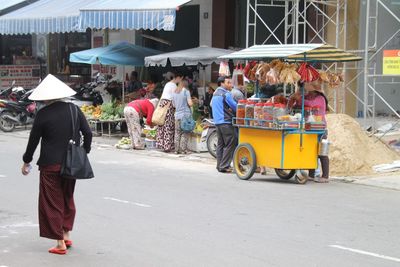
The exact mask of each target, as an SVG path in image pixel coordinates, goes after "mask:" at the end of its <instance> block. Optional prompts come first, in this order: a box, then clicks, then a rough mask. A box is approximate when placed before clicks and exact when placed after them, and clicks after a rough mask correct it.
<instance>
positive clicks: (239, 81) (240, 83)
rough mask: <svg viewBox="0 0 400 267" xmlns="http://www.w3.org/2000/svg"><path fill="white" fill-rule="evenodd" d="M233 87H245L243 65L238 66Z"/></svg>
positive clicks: (233, 74)
mask: <svg viewBox="0 0 400 267" xmlns="http://www.w3.org/2000/svg"><path fill="white" fill-rule="evenodd" d="M232 85H233V87H235V88H238V87H241V86H243V85H244V78H243V69H242V65H240V64H238V65H237V66H236V68H235V69H234V71H233V73H232Z"/></svg>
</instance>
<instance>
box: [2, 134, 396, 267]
mask: <svg viewBox="0 0 400 267" xmlns="http://www.w3.org/2000/svg"><path fill="white" fill-rule="evenodd" d="M26 142H27V140H26V137H23V136H18V135H15V134H4V133H0V266H1V267H3V266H8V267H11V266H60V267H62V266H68V267H71V266H96V267H99V266H400V242H399V240H400V216H399V214H400V210H399V207H400V192H399V191H395V190H388V189H381V188H375V187H369V186H363V185H354V184H346V183H340V182H332V183H330V184H315V183H308V184H306V185H296V184H294V183H293V182H292V181H289V182H286V181H281V180H278V179H276V178H275V177H274V176H267V177H265V176H259V175H256V176H255V177H254V178H253V179H251V180H249V181H240V180H238V179H237V178H236V176H235V175H233V174H219V173H217V172H216V170H215V167H214V166H213V165H211V164H209V163H207V162H201V161H199V160H196V159H194V160H193V159H192V160H190V158H189V159H186V160H184V159H176V158H171V157H169V156H164V157H158V156H147V155H145V154H144V153H135V152H133V151H118V150H115V149H114V148H111V147H109V148H104V147H94V149H93V152H92V153H91V155H90V157H91V161H92V164H93V167H94V170H95V173H96V178H94V179H92V180H87V181H79V182H78V183H77V187H76V192H75V200H76V205H77V217H76V221H75V229H74V231H73V233H72V240H73V241H74V247H73V248H72V249H71V250H70V251H68V254H67V255H66V256H58V255H51V254H49V253H48V252H47V249H48V248H49V247H51V246H53V244H54V242H53V241H51V240H48V239H43V238H40V237H39V235H38V225H37V223H38V220H37V198H38V171H37V170H36V168H34V170H33V171H32V173H31V174H30V175H29V176H22V175H21V174H20V165H21V163H22V162H21V155H22V154H23V151H24V149H25V145H26ZM37 152H38V151H37ZM37 156H38V153H36V157H35V159H37Z"/></svg>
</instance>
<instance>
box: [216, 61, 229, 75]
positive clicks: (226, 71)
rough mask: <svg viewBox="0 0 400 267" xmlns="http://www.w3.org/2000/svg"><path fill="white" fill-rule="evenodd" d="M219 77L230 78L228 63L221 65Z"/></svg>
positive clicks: (222, 62)
mask: <svg viewBox="0 0 400 267" xmlns="http://www.w3.org/2000/svg"><path fill="white" fill-rule="evenodd" d="M218 73H219V76H230V75H231V72H230V70H229V65H228V63H227V62H225V61H221V63H220V64H219V71H218Z"/></svg>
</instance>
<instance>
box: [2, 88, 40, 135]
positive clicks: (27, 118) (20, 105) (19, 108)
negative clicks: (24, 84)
mask: <svg viewBox="0 0 400 267" xmlns="http://www.w3.org/2000/svg"><path fill="white" fill-rule="evenodd" d="M32 92H33V90H30V91H28V92H26V93H25V94H24V95H22V97H21V99H20V100H19V101H11V100H0V129H1V130H2V131H4V132H12V131H13V130H14V129H15V127H16V126H21V125H28V124H32V123H33V120H34V119H35V115H36V110H37V109H36V103H35V102H33V101H31V100H29V99H28V97H29V96H30V95H31V93H32Z"/></svg>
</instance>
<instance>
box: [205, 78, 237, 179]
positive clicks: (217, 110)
mask: <svg viewBox="0 0 400 267" xmlns="http://www.w3.org/2000/svg"><path fill="white" fill-rule="evenodd" d="M231 90H232V81H231V79H230V78H229V77H225V76H223V77H219V78H218V88H217V90H215V92H214V95H213V98H212V100H211V107H212V114H213V118H214V123H215V126H216V128H217V134H218V146H217V170H218V171H219V172H225V173H230V172H232V168H231V167H230V164H231V162H232V158H233V153H234V151H235V148H236V145H237V137H236V132H235V129H234V127H233V125H232V118H233V117H234V116H235V113H236V105H237V104H236V102H235V100H234V99H233V97H232V94H231V92H230V91H231Z"/></svg>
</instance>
